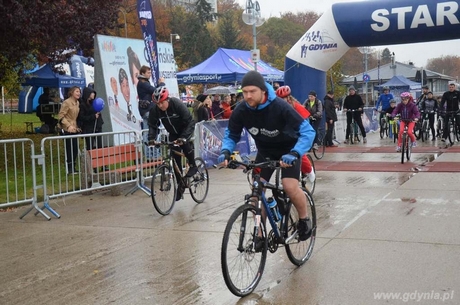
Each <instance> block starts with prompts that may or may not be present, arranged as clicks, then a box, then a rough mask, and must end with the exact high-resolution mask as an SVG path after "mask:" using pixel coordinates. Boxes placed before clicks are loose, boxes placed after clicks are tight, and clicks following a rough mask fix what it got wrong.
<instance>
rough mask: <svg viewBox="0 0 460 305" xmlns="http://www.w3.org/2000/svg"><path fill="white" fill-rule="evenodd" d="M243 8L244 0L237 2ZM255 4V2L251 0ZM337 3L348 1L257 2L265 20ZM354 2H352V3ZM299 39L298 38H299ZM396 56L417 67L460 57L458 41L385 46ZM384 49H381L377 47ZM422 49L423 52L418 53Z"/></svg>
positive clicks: (399, 59)
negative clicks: (447, 56) (442, 57)
mask: <svg viewBox="0 0 460 305" xmlns="http://www.w3.org/2000/svg"><path fill="white" fill-rule="evenodd" d="M237 1H238V3H239V4H240V5H241V6H242V7H243V8H244V7H245V6H246V1H245V0H237ZM253 2H255V0H253ZM338 2H350V1H349V0H259V6H260V11H261V13H262V16H264V17H265V18H269V17H270V16H271V17H279V16H280V13H284V12H293V13H297V12H306V11H314V12H316V13H318V14H322V13H324V12H325V11H327V10H330V9H331V6H332V4H334V3H338ZM352 2H354V1H352ZM299 38H300V37H299ZM387 47H388V48H389V49H390V51H392V52H394V53H395V55H396V60H397V61H399V62H405V63H407V62H409V61H412V62H413V63H414V64H415V65H416V66H418V67H424V66H426V63H427V60H428V59H430V58H435V57H440V56H443V55H457V56H459V55H460V39H457V40H448V41H436V42H429V43H416V44H405V45H391V46H387ZM377 48H378V49H384V48H385V46H383V47H377ZM421 49H423V51H419V50H421ZM459 76H460V75H459Z"/></svg>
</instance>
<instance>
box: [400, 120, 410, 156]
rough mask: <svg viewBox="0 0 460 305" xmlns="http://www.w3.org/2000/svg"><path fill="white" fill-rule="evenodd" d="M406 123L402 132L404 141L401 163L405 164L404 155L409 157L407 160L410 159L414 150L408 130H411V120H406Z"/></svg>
mask: <svg viewBox="0 0 460 305" xmlns="http://www.w3.org/2000/svg"><path fill="white" fill-rule="evenodd" d="M404 122H405V123H406V124H405V126H404V130H403V133H402V143H401V164H404V156H406V157H407V161H410V156H411V152H412V141H411V139H410V137H409V134H408V130H409V122H411V121H404Z"/></svg>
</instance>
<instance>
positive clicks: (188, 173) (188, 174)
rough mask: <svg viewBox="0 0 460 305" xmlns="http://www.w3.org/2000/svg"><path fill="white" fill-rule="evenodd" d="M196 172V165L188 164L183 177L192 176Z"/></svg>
mask: <svg viewBox="0 0 460 305" xmlns="http://www.w3.org/2000/svg"><path fill="white" fill-rule="evenodd" d="M196 173H198V167H196V166H190V168H189V169H188V172H187V174H185V177H187V178H188V177H193V176H194V175H195V174H196Z"/></svg>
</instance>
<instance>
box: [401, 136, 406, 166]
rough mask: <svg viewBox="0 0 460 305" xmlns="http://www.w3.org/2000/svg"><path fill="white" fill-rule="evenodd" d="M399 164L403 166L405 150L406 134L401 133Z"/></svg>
mask: <svg viewBox="0 0 460 305" xmlns="http://www.w3.org/2000/svg"><path fill="white" fill-rule="evenodd" d="M401 144H402V145H401V164H404V158H405V154H406V149H407V134H406V133H403V135H402V143H401Z"/></svg>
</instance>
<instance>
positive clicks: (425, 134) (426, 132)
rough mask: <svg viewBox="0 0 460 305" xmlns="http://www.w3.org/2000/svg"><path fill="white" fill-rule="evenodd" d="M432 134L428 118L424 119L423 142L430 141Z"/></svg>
mask: <svg viewBox="0 0 460 305" xmlns="http://www.w3.org/2000/svg"><path fill="white" fill-rule="evenodd" d="M429 135H430V126H428V120H424V121H423V123H422V131H421V137H422V142H426V141H428V138H429Z"/></svg>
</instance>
